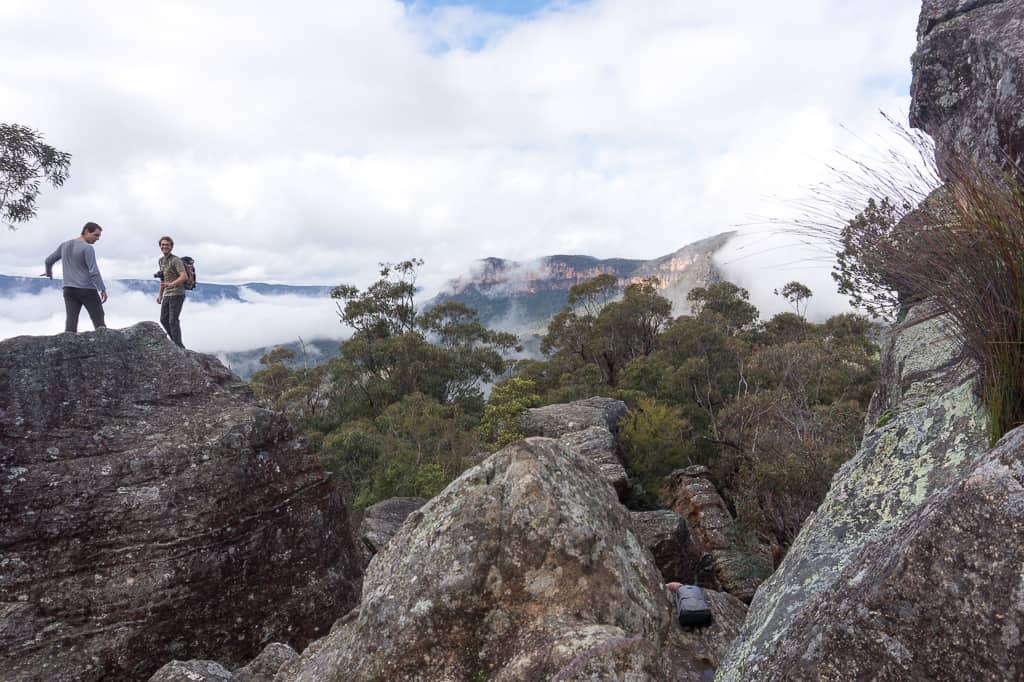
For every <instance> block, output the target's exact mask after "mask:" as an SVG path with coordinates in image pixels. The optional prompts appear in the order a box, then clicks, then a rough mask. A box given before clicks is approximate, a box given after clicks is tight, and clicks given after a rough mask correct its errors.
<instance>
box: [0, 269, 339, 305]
mask: <svg viewBox="0 0 1024 682" xmlns="http://www.w3.org/2000/svg"><path fill="white" fill-rule="evenodd" d="M108 281H109V280H108ZM115 282H116V283H117V284H118V285H120V286H122V287H124V288H125V289H127V290H128V291H139V292H142V293H144V294H148V295H152V296H156V294H157V292H158V291H159V290H160V282H158V281H157V280H156V279H119V280H113V281H109V283H110V284H113V283H115ZM63 286H64V283H63V281H62V280H60V279H58V278H54V279H52V280H50V279H46V278H45V277H12V276H10V275H0V296H2V297H4V298H9V297H11V296H14V295H15V294H39V293H42V292H44V291H57V290H59V289H60V288H61V287H63ZM331 288H332V287H322V286H292V285H288V284H263V283H260V282H250V283H247V284H211V283H207V282H203V281H202V280H200V282H199V284H198V286H196V288H195V289H193V290H192V291H190V292H189V294H188V295H189V300H192V301H195V302H198V303H214V302H217V301H240V302H241V301H246V300H248V297H247V296H244V295H243V294H242V290H243V289H245V290H247V291H250V292H252V293H255V294H259V295H261V296H285V295H290V296H308V297H311V298H315V297H324V298H326V297H329V296H330V295H331Z"/></svg>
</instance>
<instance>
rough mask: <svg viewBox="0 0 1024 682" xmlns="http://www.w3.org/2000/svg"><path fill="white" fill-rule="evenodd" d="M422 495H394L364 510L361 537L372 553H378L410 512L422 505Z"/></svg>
mask: <svg viewBox="0 0 1024 682" xmlns="http://www.w3.org/2000/svg"><path fill="white" fill-rule="evenodd" d="M425 503H426V500H425V499H423V498H422V497H392V498H390V499H387V500H382V501H381V502H378V503H377V504H372V505H370V506H369V507H367V508H366V509H365V510H364V511H363V521H362V523H360V524H359V537H360V538H362V540H363V544H365V545H366V549H367V550H368V551H369V552H370V554H376V553H377V552H379V551H380V550H382V549H383V548H384V546H385V545H387V544H388V542H389V541H390V540H391V538H392V537H394V535H395V533H397V532H398V529H399V528H400V527H401V526H402V524H403V523H404V522H405V519H406V518H408V516H409V514H412V513H413V512H414V511H416V510H417V509H419V508H420V507H422V506H423V505H424V504H425Z"/></svg>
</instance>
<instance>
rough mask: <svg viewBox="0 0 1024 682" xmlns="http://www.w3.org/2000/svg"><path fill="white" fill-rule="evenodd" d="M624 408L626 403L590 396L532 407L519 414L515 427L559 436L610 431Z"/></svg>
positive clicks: (529, 432) (616, 426)
mask: <svg viewBox="0 0 1024 682" xmlns="http://www.w3.org/2000/svg"><path fill="white" fill-rule="evenodd" d="M627 411H628V408H627V407H626V403H624V402H622V401H621V400H615V399H614V398H602V397H600V396H594V397H593V398H587V399H585V400H576V401H573V402H571V403H562V404H559V405H545V406H544V407H534V408H531V409H529V410H527V411H526V412H524V413H523V414H522V415H520V416H519V429H520V430H521V431H522V432H523V435H525V436H544V437H545V438H560V437H562V436H564V435H566V434H570V433H575V432H577V431H583V430H585V429H588V428H591V427H600V428H603V429H606V430H608V431H610V432H612V433H617V432H618V430H619V420H621V419H622V418H623V417H624V416H625V415H626V412H627Z"/></svg>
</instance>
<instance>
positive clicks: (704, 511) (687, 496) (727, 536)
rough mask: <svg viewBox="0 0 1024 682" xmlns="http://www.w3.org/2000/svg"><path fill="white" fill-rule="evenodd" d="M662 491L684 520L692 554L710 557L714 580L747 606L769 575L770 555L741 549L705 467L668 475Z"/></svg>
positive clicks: (759, 549)
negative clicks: (696, 552)
mask: <svg viewBox="0 0 1024 682" xmlns="http://www.w3.org/2000/svg"><path fill="white" fill-rule="evenodd" d="M666 490H667V491H668V494H669V507H670V508H671V509H672V510H673V511H674V512H676V513H677V514H679V515H680V516H681V517H682V518H684V519H686V523H687V525H688V526H689V528H690V532H691V534H692V536H693V542H694V544H695V546H696V548H697V550H696V551H698V552H700V553H701V554H705V553H706V555H707V556H709V557H710V560H711V568H712V571H713V574H714V578H715V580H717V582H718V583H719V584H720V585H721V586H722V589H723V590H725V591H726V592H728V593H729V594H732V595H735V596H736V597H738V598H739V599H741V600H743V601H745V602H749V601H750V600H751V599H752V598H753V596H754V592H755V591H756V590H757V587H758V585H760V584H761V582H762V581H763V580H764V579H765V578H766V577H768V575H770V574H771V572H772V553H771V551H770V550H769V549H768V548H766V547H761V546H760V545H757V544H756V543H754V546H753V547H744V546H743V544H742V543H741V542H740V537H739V533H738V529H737V527H736V522H735V520H734V519H733V517H732V514H730V513H729V508H728V506H726V504H725V500H723V499H722V496H721V495H720V494H719V493H718V490H717V489H716V488H715V485H714V483H712V482H711V479H710V478H708V471H707V469H706V468H705V467H702V466H693V467H689V468H686V469H680V470H678V471H674V472H672V474H670V475H669V476H668V484H667V485H666ZM704 580H705V581H706V580H707V578H705V579H704Z"/></svg>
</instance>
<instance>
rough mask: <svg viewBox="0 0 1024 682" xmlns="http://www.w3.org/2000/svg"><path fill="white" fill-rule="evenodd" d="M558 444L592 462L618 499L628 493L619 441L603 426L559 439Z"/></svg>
mask: <svg viewBox="0 0 1024 682" xmlns="http://www.w3.org/2000/svg"><path fill="white" fill-rule="evenodd" d="M558 442H559V443H560V444H561V445H562V446H563V447H564V448H565V449H566V450H568V451H569V452H571V453H573V454H574V455H577V456H579V457H583V458H584V459H586V460H588V461H590V462H593V463H594V464H596V465H597V468H598V469H599V470H600V471H601V476H602V477H603V478H604V480H606V481H608V482H609V483H611V485H612V487H613V488H615V492H616V494H617V495H618V496H619V499H620V500H621V499H623V498H625V496H626V494H627V493H628V491H629V476H628V475H627V474H626V467H625V466H623V465H622V457H621V454H620V449H619V441H618V440H616V438H615V435H614V434H613V433H612V432H611V431H609V430H608V429H607V428H605V427H604V426H590V427H588V428H586V429H583V430H582V431H573V432H572V433H567V434H564V435H563V436H561V437H559V439H558Z"/></svg>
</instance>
